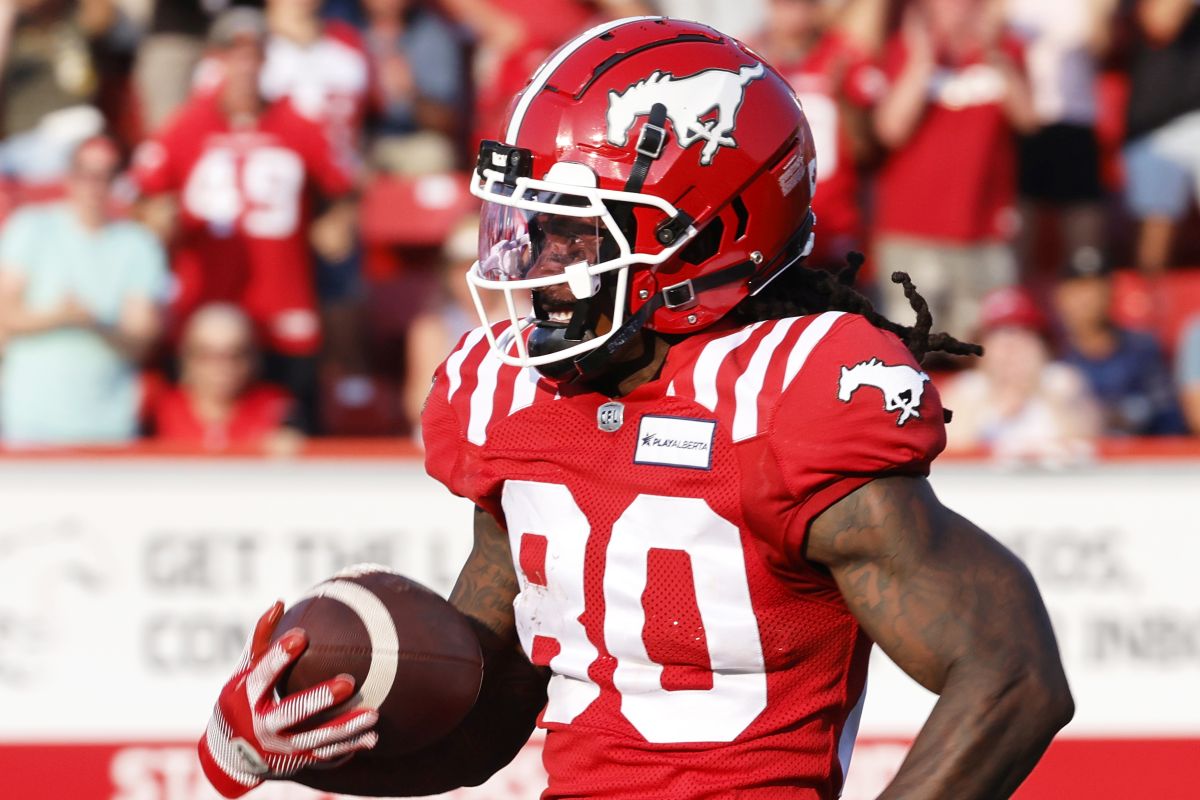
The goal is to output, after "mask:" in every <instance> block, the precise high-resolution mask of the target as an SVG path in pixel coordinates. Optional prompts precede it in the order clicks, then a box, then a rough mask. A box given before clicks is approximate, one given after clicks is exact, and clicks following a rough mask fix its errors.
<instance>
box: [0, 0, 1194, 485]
mask: <svg viewBox="0 0 1200 800" xmlns="http://www.w3.org/2000/svg"><path fill="white" fill-rule="evenodd" d="M654 13H664V14H668V15H671V16H678V17H684V18H690V19H696V20H699V21H701V22H706V23H709V24H712V25H714V26H715V27H718V28H720V29H721V30H724V31H726V32H728V33H731V34H733V35H735V36H738V37H739V38H741V39H743V40H744V41H746V42H747V43H748V44H750V45H751V46H752V47H754V48H755V49H756V50H757V51H759V52H761V53H762V54H763V56H764V57H765V58H766V59H767V60H768V61H769V62H770V63H772V64H773V65H775V66H776V67H777V68H778V69H779V70H780V71H781V72H782V73H783V74H784V76H785V77H786V78H787V79H788V80H789V82H791V84H792V86H793V87H794V88H795V90H796V93H797V95H798V97H799V98H800V99H801V101H802V103H803V106H804V108H805V111H806V112H807V116H808V119H809V121H810V124H811V126H812V131H813V135H814V138H815V141H816V146H817V152H818V188H817V196H816V200H815V211H816V214H817V218H818V228H817V230H818V234H817V243H818V244H817V249H816V251H815V252H814V253H813V255H812V257H811V258H810V259H809V262H808V268H813V269H837V268H839V265H840V264H841V263H842V262H843V259H844V257H845V254H846V253H847V252H849V251H852V250H860V251H863V252H865V253H867V255H868V262H867V263H868V269H866V270H864V271H863V275H864V277H863V278H862V281H863V283H862V286H861V288H862V289H863V290H864V291H865V292H867V293H868V294H869V295H870V296H871V297H872V298H873V300H874V302H875V303H876V305H877V306H878V307H879V308H880V309H881V310H883V311H884V312H885V313H887V314H888V315H889V316H891V317H893V318H894V319H897V320H898V321H904V322H908V321H911V319H912V313H913V312H912V311H911V309H910V308H909V306H908V302H907V300H906V299H905V297H904V296H903V292H902V291H901V290H900V289H899V287H898V286H897V285H896V284H894V283H893V282H892V281H891V280H890V279H889V277H890V275H891V274H892V272H893V271H896V270H904V271H906V272H908V273H909V274H910V275H911V276H912V278H913V280H914V281H915V283H916V285H917V286H918V288H919V289H920V291H921V293H922V294H923V295H924V296H925V297H926V298H927V300H928V301H929V304H930V307H931V309H932V311H933V314H934V319H935V321H936V322H937V324H938V326H939V327H942V328H945V329H947V330H949V331H950V332H951V333H953V334H954V335H956V336H959V337H961V338H970V339H973V340H975V341H979V342H981V343H982V344H983V345H984V346H985V348H986V349H987V351H988V356H987V357H986V358H985V359H983V360H982V361H980V362H978V363H974V364H972V363H969V362H967V363H956V362H950V361H947V362H945V363H940V364H934V365H931V368H932V369H934V370H936V372H937V374H936V375H935V380H936V381H937V382H938V383H939V385H940V387H941V389H942V392H943V395H944V400H945V403H946V405H947V406H948V407H949V408H952V409H953V410H954V412H955V421H954V424H952V425H951V426H950V428H949V431H950V439H951V441H950V446H951V447H952V448H955V449H960V450H975V449H979V448H987V449H991V450H992V451H993V452H995V453H997V454H998V455H1000V456H1002V457H1006V458H1007V457H1011V458H1015V459H1023V458H1029V457H1033V458H1037V459H1041V460H1050V461H1057V460H1061V461H1064V462H1068V461H1072V460H1075V459H1078V458H1081V457H1086V455H1087V453H1088V452H1089V451H1090V449H1091V447H1092V445H1093V443H1094V442H1095V441H1096V440H1097V439H1098V438H1100V437H1106V436H1159V435H1167V436H1169V435H1184V434H1187V433H1188V432H1189V431H1190V432H1191V433H1193V434H1195V433H1200V225H1197V219H1198V218H1197V210H1196V200H1197V195H1198V194H1200V0H1055V1H1054V2H1052V3H1047V2H1041V0H741V2H738V3H729V2H720V1H719V0H536V1H535V0H325V2H321V0H258V2H254V1H253V0H246V1H245V2H240V1H239V0H0V63H2V64H3V78H2V83H0V87H2V88H0V126H2V129H0V136H2V139H0V216H3V217H4V218H5V219H4V223H3V225H4V227H3V231H2V232H0V348H2V354H0V441H2V442H3V443H4V444H5V445H6V446H9V447H40V446H62V445H65V446H77V445H110V444H120V443H126V442H131V441H135V440H138V439H140V438H145V437H151V438H157V439H160V440H164V441H169V442H175V443H178V444H180V445H182V446H187V447H200V448H207V449H215V450H220V449H224V448H229V447H255V448H258V447H261V448H265V449H268V450H272V451H278V452H287V451H288V450H289V449H294V448H295V447H296V446H297V443H298V442H300V441H302V439H303V437H306V436H320V435H334V436H397V435H401V436H414V437H415V436H418V435H419V432H418V431H417V430H416V427H417V418H418V415H419V409H420V406H421V402H422V400H423V397H424V394H425V390H426V389H427V387H428V381H429V376H430V375H431V374H432V371H433V369H434V367H435V366H436V365H437V363H438V362H439V361H440V360H441V359H442V358H443V356H444V355H445V353H446V352H448V351H449V348H450V347H451V345H452V344H453V342H454V341H455V340H456V339H457V337H459V336H460V335H461V334H462V333H463V332H465V331H466V330H468V329H469V328H471V327H474V325H475V324H477V322H476V317H475V312H474V309H473V308H472V306H471V303H470V301H469V298H468V297H467V296H466V292H465V285H464V282H463V281H462V279H461V275H462V273H463V272H464V271H465V270H466V269H467V267H468V266H469V265H470V263H471V262H472V260H473V259H474V255H475V239H476V236H475V227H476V218H477V217H476V211H477V210H476V206H475V205H474V202H473V200H472V198H471V197H470V196H469V194H468V193H467V190H466V186H467V179H466V174H465V173H466V171H467V170H468V169H469V168H470V166H469V165H471V164H472V163H473V158H474V152H475V149H476V147H477V143H478V141H479V139H480V138H493V137H494V136H495V133H496V131H497V129H498V127H499V121H500V119H501V117H502V116H503V114H504V112H505V109H506V106H507V104H508V102H509V100H510V99H511V97H512V95H513V94H514V93H515V92H516V91H518V90H519V89H520V88H521V86H522V85H523V84H524V82H525V81H526V79H527V78H528V76H529V75H530V73H531V72H532V71H533V69H534V68H535V67H536V66H537V65H538V64H539V63H540V62H541V61H542V60H543V59H544V58H545V57H546V56H547V55H548V54H549V53H550V52H552V51H553V49H554V48H555V47H557V46H558V45H559V44H561V43H563V42H564V41H567V40H568V39H570V38H571V37H572V36H574V35H575V34H577V33H579V32H581V31H583V30H585V29H587V28H588V27H590V26H591V25H593V24H595V23H596V22H598V21H601V20H603V19H611V18H617V17H623V16H631V15H640V14H654ZM746 122H747V124H752V123H751V121H746ZM1191 265H1196V266H1195V267H1192V268H1189V267H1190V266H1191Z"/></svg>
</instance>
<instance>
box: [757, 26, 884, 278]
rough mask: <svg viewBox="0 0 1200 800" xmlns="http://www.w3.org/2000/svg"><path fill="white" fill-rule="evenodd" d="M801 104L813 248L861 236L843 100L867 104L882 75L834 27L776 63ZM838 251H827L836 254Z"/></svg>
mask: <svg viewBox="0 0 1200 800" xmlns="http://www.w3.org/2000/svg"><path fill="white" fill-rule="evenodd" d="M777 69H778V70H779V71H780V73H782V74H783V77H784V78H786V79H787V81H788V83H790V84H791V85H792V88H793V89H794V90H795V92H796V97H798V98H799V99H800V103H801V105H803V106H804V114H805V116H806V117H808V124H809V127H810V128H811V129H812V134H813V144H814V146H815V148H816V151H817V193H816V195H815V196H814V197H813V211H814V212H815V213H816V215H817V225H818V228H817V231H818V234H817V244H818V247H820V245H821V244H822V243H823V242H824V241H827V240H829V239H831V238H832V239H836V238H840V239H843V240H844V241H847V244H848V245H849V244H853V243H854V242H856V241H857V240H858V239H860V237H861V236H862V230H861V221H860V218H859V216H860V215H859V211H858V174H857V171H856V169H855V164H854V151H853V146H852V143H851V140H850V133H849V131H848V130H847V127H846V120H845V116H844V114H843V113H842V111H843V108H842V104H843V103H849V104H850V105H853V106H857V107H859V108H864V109H866V108H870V107H871V106H873V105H874V104H875V103H876V102H877V101H878V99H879V95H880V93H881V91H882V89H883V87H884V85H885V79H884V77H883V75H882V73H881V72H880V70H879V68H878V67H876V66H875V64H874V63H872V62H871V60H870V59H869V58H868V57H867V56H866V55H865V54H863V53H860V52H859V51H858V49H857V48H855V47H854V46H853V45H852V44H851V43H850V42H848V41H847V40H846V39H845V38H843V37H842V36H840V35H838V34H837V33H836V32H830V33H826V34H825V35H824V36H822V37H821V40H820V42H818V44H817V45H816V47H814V48H813V49H812V51H810V52H809V53H808V55H807V56H805V57H804V58H803V59H801V60H799V61H797V62H794V63H788V62H783V63H781V64H778V65H777ZM843 255H845V254H844V253H830V254H829V256H831V257H832V258H840V257H841V256H843Z"/></svg>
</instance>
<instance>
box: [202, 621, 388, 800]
mask: <svg viewBox="0 0 1200 800" xmlns="http://www.w3.org/2000/svg"><path fill="white" fill-rule="evenodd" d="M282 616H283V604H282V603H276V604H275V605H274V606H272V607H271V608H270V609H269V610H268V611H267V613H265V614H263V616H262V618H261V619H259V621H258V625H257V626H255V629H254V633H253V634H252V635H251V636H250V641H248V642H247V643H246V652H245V653H244V654H243V656H242V660H241V663H240V664H239V665H238V668H237V670H236V671H235V672H234V674H233V677H232V678H230V679H229V682H228V683H226V684H225V687H224V688H223V689H221V696H220V697H219V698H218V699H217V705H216V708H214V709H213V715H212V719H210V720H209V721H208V730H206V731H205V732H204V736H203V737H201V739H200V744H199V750H200V765H201V766H202V767H203V768H204V774H205V775H206V776H207V777H208V780H209V782H210V783H211V784H212V785H213V788H215V789H216V790H217V791H218V792H220V793H221V795H222V796H224V797H231V798H232V797H240V796H242V795H243V794H245V793H246V792H248V791H250V790H251V789H253V788H254V787H256V786H258V785H259V784H260V783H262V782H263V781H265V780H272V779H277V778H288V777H291V776H292V775H294V774H296V773H297V772H298V771H300V770H301V769H304V768H305V767H308V766H311V765H313V764H318V763H322V762H325V763H328V762H334V761H337V760H339V759H341V758H343V757H345V756H348V755H350V754H351V753H355V752H357V751H359V750H370V749H371V748H372V747H374V746H375V743H376V742H377V741H378V740H379V736H378V734H376V733H375V732H374V731H372V730H370V728H371V727H372V726H373V725H374V724H375V723H376V721H378V719H379V712H377V711H375V710H374V709H367V708H364V709H358V710H355V711H347V712H346V713H344V714H340V715H338V716H337V717H335V718H333V719H332V720H329V721H328V722H324V723H322V724H320V725H316V726H306V725H304V723H305V722H307V721H310V720H311V719H312V718H313V717H315V716H317V715H319V714H321V713H322V712H323V711H327V710H329V709H330V708H333V707H334V706H336V705H337V704H338V703H341V702H342V701H344V700H346V699H347V698H348V697H350V696H351V695H352V694H353V693H354V678H353V677H351V676H350V675H339V676H337V677H336V678H332V679H330V680H328V681H325V682H324V683H319V684H317V685H316V686H313V687H312V688H310V689H305V690H304V691H302V692H297V693H296V694H293V695H291V696H290V697H288V698H287V699H284V700H279V701H276V699H275V684H276V683H277V682H278V681H279V676H280V675H281V674H282V673H283V671H284V670H285V669H287V667H288V666H289V665H290V664H292V663H293V662H294V661H295V660H296V659H297V658H299V657H300V654H301V653H303V652H304V648H306V647H307V646H308V637H307V636H306V635H305V634H304V631H302V630H300V629H295V630H290V631H288V632H287V633H285V634H284V635H283V636H282V637H280V639H279V641H277V642H275V644H271V634H272V633H274V631H275V627H276V626H277V625H278V624H279V620H280V618H281V617H282ZM298 726H303V728H304V730H302V731H301V732H299V733H290V732H289V730H290V729H293V728H295V727H298Z"/></svg>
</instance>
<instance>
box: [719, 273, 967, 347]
mask: <svg viewBox="0 0 1200 800" xmlns="http://www.w3.org/2000/svg"><path fill="white" fill-rule="evenodd" d="M864 261H865V259H864V258H863V255H862V253H853V252H852V253H848V254H847V255H846V266H845V267H844V268H842V269H841V270H840V271H838V272H829V271H827V270H823V269H814V268H810V267H805V266H804V265H802V264H801V265H797V266H794V267H792V268H791V269H789V270H787V271H786V272H784V273H783V274H782V275H780V276H779V277H777V278H776V279H775V280H773V281H771V282H770V283H769V284H767V286H766V287H764V288H763V290H762V292H760V293H759V294H757V295H754V296H752V297H747V298H746V299H745V300H743V301H742V302H741V303H740V304H739V305H738V306H737V308H735V309H734V311H733V313H734V314H736V315H737V316H738V317H740V318H741V319H743V320H744V321H746V322H758V321H760V320H766V319H781V318H783V317H798V316H803V315H805V314H819V313H821V312H824V311H846V312H849V313H852V314H860V315H861V316H863V317H865V318H866V319H867V321H868V322H870V323H871V324H872V325H874V326H875V327H877V328H881V329H882V330H885V331H890V332H892V333H894V334H896V336H898V337H900V341H902V342H904V344H905V346H906V347H908V349H909V351H910V352H911V353H912V354H913V358H915V359H916V360H917V363H918V364H920V363H921V362H922V361H924V359H925V356H927V355H929V354H930V353H947V354H949V355H955V356H979V355H983V348H982V347H980V346H979V345H977V344H972V343H970V342H960V341H959V340H958V339H955V338H954V337H953V336H951V335H950V334H948V333H933V332H932V331H933V315H932V314H931V313H930V312H929V303H927V302H926V301H925V298H924V297H922V296H921V294H920V292H918V291H917V287H916V286H914V285H913V282H912V279H911V278H910V277H909V276H908V273H907V272H893V273H892V282H893V283H898V284H900V285H902V286H903V287H904V296H905V297H907V298H908V302H909V305H911V306H912V309H913V311H915V312H917V321H916V323H915V324H914V325H912V326H908V325H901V324H899V323H897V322H893V321H892V320H890V319H888V318H887V317H885V316H883V315H882V314H880V313H879V312H878V311H876V310H875V306H874V305H872V303H871V301H870V300H869V299H867V297H866V296H865V295H863V294H862V293H861V292H859V291H858V290H857V289H855V288H854V282H855V280H856V279H857V277H858V270H859V269H860V268H861V267H862V265H863V262H864Z"/></svg>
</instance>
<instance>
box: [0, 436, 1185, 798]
mask: <svg viewBox="0 0 1200 800" xmlns="http://www.w3.org/2000/svg"><path fill="white" fill-rule="evenodd" d="M933 483H934V486H935V488H936V489H937V490H938V492H939V494H940V496H941V497H942V498H943V500H944V501H945V502H946V503H947V504H948V505H950V506H951V507H953V508H955V509H957V510H958V511H960V512H962V513H963V514H965V515H966V516H967V517H969V518H971V519H972V520H974V521H976V522H977V523H978V524H980V525H981V526H982V527H983V528H985V529H986V530H988V531H990V532H991V533H993V534H994V535H996V536H997V537H998V538H999V539H1001V540H1002V541H1004V542H1005V543H1007V544H1008V545H1009V546H1010V547H1012V548H1013V549H1014V550H1015V551H1016V552H1018V553H1019V554H1020V555H1021V556H1022V557H1023V558H1024V559H1025V561H1026V563H1027V564H1028V565H1029V567H1030V569H1031V571H1032V572H1033V573H1034V575H1035V577H1036V578H1037V579H1038V582H1039V585H1040V586H1041V589H1042V591H1043V593H1044V596H1045V598H1046V601H1047V605H1048V606H1049V608H1050V611H1051V616H1052V618H1053V620H1054V623H1055V627H1056V630H1057V632H1058V635H1059V640H1060V645H1061V647H1062V650H1063V654H1064V659H1065V662H1066V664H1067V669H1068V673H1069V676H1070V679H1071V682H1072V688H1073V690H1074V693H1075V697H1076V702H1077V706H1078V713H1077V716H1076V720H1075V721H1074V722H1073V723H1072V725H1071V726H1070V728H1069V729H1068V731H1067V733H1068V735H1073V736H1083V737H1110V738H1113V737H1115V738H1130V737H1139V736H1146V737H1185V738H1188V739H1200V693H1198V692H1197V689H1196V687H1197V686H1200V586H1198V583H1200V579H1198V578H1197V577H1196V574H1197V573H1196V565H1197V564H1200V515H1197V513H1196V512H1195V510H1194V509H1195V506H1196V502H1197V500H1198V499H1200V464H1197V463H1194V462H1179V463H1162V464H1144V465H1139V464H1136V463H1122V464H1115V465H1101V466H1097V467H1093V468H1089V469H1087V470H1083V471H1075V472H1062V473H1056V472H1040V473H1012V472H1004V471H1000V470H996V469H992V468H988V467H984V466H978V465H949V466H945V467H941V468H939V469H938V470H937V472H936V473H935V475H934V478H933ZM0 497H3V498H4V500H3V509H4V513H3V517H2V518H0V709H2V710H3V713H0V745H2V744H4V743H8V744H10V745H28V744H38V743H42V744H47V745H50V744H55V743H64V742H70V743H73V744H80V743H84V744H86V743H89V742H90V743H95V744H98V745H99V744H103V743H106V742H147V743H156V742H157V743H178V742H187V741H192V740H193V739H194V738H195V737H196V736H197V735H198V733H199V731H200V730H202V728H203V725H204V722H205V720H206V719H207V717H208V714H209V711H210V709H211V704H212V702H213V700H214V698H215V695H216V692H217V689H218V688H219V687H220V685H221V683H222V682H223V681H224V680H225V678H226V677H227V676H228V673H229V669H230V666H231V664H233V663H234V661H236V658H237V656H238V654H239V653H240V651H241V648H242V645H243V643H244V640H245V636H246V633H247V630H248V628H249V626H250V625H251V624H252V623H253V621H254V620H255V619H256V618H257V616H258V615H259V614H260V613H261V612H262V611H263V610H264V609H265V608H266V607H267V606H268V605H269V604H270V603H271V602H272V601H273V600H274V599H276V598H277V597H281V598H284V599H285V600H291V599H294V598H296V597H298V596H299V595H300V594H302V593H303V592H304V590H305V589H307V588H308V587H309V586H310V585H312V584H313V583H315V582H317V581H319V580H320V579H321V578H323V577H325V576H327V575H329V574H331V573H333V572H335V571H336V570H338V569H340V568H342V567H344V566H346V565H348V564H351V563H355V562H361V561H373V562H380V563H385V564H388V565H391V566H393V567H394V568H396V569H398V570H400V571H402V572H404V573H406V574H408V575H410V576H411V577H413V578H416V579H417V580H420V581H422V582H424V583H426V584H427V585H429V586H431V587H432V588H434V589H436V590H438V591H440V592H443V593H445V592H448V590H449V588H450V586H451V585H452V583H453V580H454V576H455V574H456V572H457V569H458V567H459V565H460V564H461V563H462V561H463V559H464V558H465V557H466V554H467V552H468V551H469V549H470V539H471V535H470V525H471V508H470V504H469V503H467V502H465V501H462V500H460V499H457V498H453V497H451V496H450V495H449V494H448V493H447V492H446V491H445V490H444V489H443V488H442V487H440V486H438V485H436V484H434V483H433V482H432V481H431V480H430V479H429V478H427V477H426V476H425V475H424V473H423V471H422V470H421V467H420V465H419V464H418V463H416V462H405V461H387V460H371V461H353V460H349V461H334V460H321V461H300V462H272V461H251V460H188V459H161V458H156V459H101V460H94V461H89V460H63V461H48V460H16V461H4V460H0ZM1012 635H1013V636H1021V635H1023V633H1022V632H1021V631H1013V632H1012ZM934 699H935V698H933V696H932V695H930V694H929V693H928V692H925V691H924V690H922V689H921V688H920V687H918V686H916V685H915V684H914V683H913V682H912V681H910V680H909V679H908V678H907V677H905V676H904V675H903V674H902V673H900V672H899V671H898V670H897V669H896V668H895V667H894V666H893V665H891V664H890V662H888V660H887V659H886V657H885V656H883V655H882V654H880V653H879V652H878V651H877V652H876V654H875V656H874V661H873V665H872V674H871V678H870V681H869V688H868V700H867V704H866V711H865V714H864V718H863V725H862V729H861V737H862V738H866V739H872V738H875V739H878V738H879V737H884V738H887V739H896V740H901V741H903V740H907V739H909V738H911V736H912V735H913V734H914V733H915V732H916V730H917V729H918V727H919V725H920V723H921V721H922V720H923V719H924V717H925V715H926V714H927V713H928V710H929V708H930V707H931V706H932V704H933V702H934ZM904 750H905V748H904V746H903V745H894V744H886V743H882V744H881V743H876V744H875V745H874V746H873V749H868V750H866V751H860V752H861V755H862V756H863V757H862V758H861V761H860V766H859V768H858V769H857V770H856V769H852V770H851V780H850V781H849V783H848V786H847V792H846V796H847V797H858V796H862V797H868V796H872V794H871V792H872V791H877V789H878V785H879V784H880V782H881V781H884V780H886V776H887V774H889V772H890V771H893V770H894V768H895V766H896V765H897V764H898V763H899V761H900V759H901V758H902V757H903V754H904ZM536 751H537V748H536V746H534V747H531V748H529V749H528V751H527V753H526V754H525V756H524V758H523V760H522V761H521V763H519V764H518V765H516V766H515V767H514V769H513V770H512V771H511V772H510V773H509V774H508V775H507V776H501V777H499V778H498V779H497V781H496V782H494V783H493V785H492V788H491V790H490V791H485V792H474V793H470V792H467V793H456V795H455V796H460V795H461V796H462V797H495V798H501V797H530V796H532V793H535V792H536V789H535V788H531V787H533V786H534V785H535V784H537V783H538V781H539V780H540V772H539V767H538V766H537V752H536ZM185 760H186V761H187V762H188V764H189V765H190V766H188V767H186V768H185V767H183V766H180V765H181V764H183V762H184V761H185ZM176 761H178V762H179V763H178V764H176V763H175V762H176ZM109 771H110V777H111V779H112V781H113V783H114V785H115V786H116V787H117V789H116V790H115V793H113V794H112V795H111V796H112V797H114V798H119V800H134V798H139V800H140V798H146V799H147V800H153V798H162V799H163V800H182V798H185V797H186V798H188V800H193V798H200V797H209V796H210V795H209V794H208V793H207V789H206V788H205V787H204V786H203V784H202V782H200V783H197V782H196V775H195V769H194V761H193V760H191V756H190V754H189V750H188V749H187V748H183V749H180V748H178V747H176V748H175V749H171V748H163V747H158V748H155V747H149V748H145V749H143V748H137V747H132V748H129V747H126V748H124V749H122V750H121V751H120V752H118V753H117V755H115V756H113V757H112V759H111V764H110V768H109ZM185 773H186V774H185ZM868 773H869V777H862V776H868ZM172 775H174V776H175V777H174V778H172V777H171V776H172ZM171 780H176V782H181V781H182V782H185V783H186V785H187V786H188V787H191V788H189V789H188V790H187V791H186V792H184V791H183V790H182V789H181V790H180V791H178V792H175V793H171V792H167V791H166V790H165V789H162V791H158V790H157V789H156V790H155V792H151V791H149V790H147V789H146V788H145V787H146V786H149V785H151V784H152V785H153V786H155V787H160V788H161V787H165V786H168V785H169V784H170V781H171ZM179 785H180V786H183V785H184V783H180V784H179ZM496 786H507V787H508V788H507V789H504V788H502V789H497V788H496ZM121 787H129V788H128V790H127V791H126V790H125V789H122V788H121ZM856 787H857V788H856ZM863 787H867V788H863ZM272 791H274V792H277V793H279V797H280V798H283V797H286V798H293V797H295V798H299V797H314V796H317V795H314V794H312V793H306V792H304V791H299V792H298V791H297V790H294V789H286V790H285V789H283V788H278V789H272ZM156 792H157V793H156ZM265 796H266V795H264V797H265ZM272 796H274V795H272Z"/></svg>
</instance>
